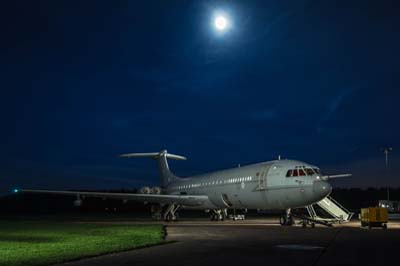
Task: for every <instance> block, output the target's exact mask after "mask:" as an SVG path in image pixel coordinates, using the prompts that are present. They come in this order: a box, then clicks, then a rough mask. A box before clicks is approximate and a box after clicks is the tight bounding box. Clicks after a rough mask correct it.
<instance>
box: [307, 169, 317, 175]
mask: <svg viewBox="0 0 400 266" xmlns="http://www.w3.org/2000/svg"><path fill="white" fill-rule="evenodd" d="M305 170H306V173H307V175H313V174H315V172H314V170H313V169H311V168H306V169H305Z"/></svg>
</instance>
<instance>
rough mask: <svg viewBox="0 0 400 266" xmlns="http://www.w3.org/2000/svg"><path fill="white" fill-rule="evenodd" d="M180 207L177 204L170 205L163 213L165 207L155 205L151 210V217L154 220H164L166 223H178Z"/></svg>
mask: <svg viewBox="0 0 400 266" xmlns="http://www.w3.org/2000/svg"><path fill="white" fill-rule="evenodd" d="M180 207H181V206H180V205H177V204H169V205H167V207H166V208H165V211H164V212H163V209H164V208H163V207H162V206H160V205H154V206H152V208H151V216H152V218H153V219H154V220H157V221H160V220H161V219H163V220H164V221H166V222H171V221H176V220H177V219H178V213H177V210H178V209H179V208H180Z"/></svg>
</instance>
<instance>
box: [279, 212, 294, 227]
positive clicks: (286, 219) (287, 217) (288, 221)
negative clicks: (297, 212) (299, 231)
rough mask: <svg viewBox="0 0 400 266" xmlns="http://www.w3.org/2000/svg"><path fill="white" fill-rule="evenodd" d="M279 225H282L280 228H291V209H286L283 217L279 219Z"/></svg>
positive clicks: (292, 222)
mask: <svg viewBox="0 0 400 266" xmlns="http://www.w3.org/2000/svg"><path fill="white" fill-rule="evenodd" d="M279 223H280V224H281V225H282V226H285V225H286V226H292V225H294V218H293V216H292V214H291V209H287V210H286V214H285V215H282V216H281V217H280V218H279Z"/></svg>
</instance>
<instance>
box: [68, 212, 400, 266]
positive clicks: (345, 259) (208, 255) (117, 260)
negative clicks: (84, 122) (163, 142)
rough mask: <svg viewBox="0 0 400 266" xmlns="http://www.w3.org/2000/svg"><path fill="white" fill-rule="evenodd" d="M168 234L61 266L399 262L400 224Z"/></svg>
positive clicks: (200, 224)
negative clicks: (163, 239) (155, 242)
mask: <svg viewBox="0 0 400 266" xmlns="http://www.w3.org/2000/svg"><path fill="white" fill-rule="evenodd" d="M118 223H119V222H118ZM122 223H125V224H126V223H131V224H140V223H144V221H132V222H127V221H125V222H122ZM166 231H167V237H166V240H167V241H171V243H168V244H164V245H158V246H153V247H149V248H143V249H136V250H132V251H126V252H121V253H114V254H110V255H104V256H99V257H94V258H88V259H82V260H79V261H74V262H69V263H64V264H62V265H63V266H83V265H85V266H103V265H104V266H105V265H112V266H123V265H124V266H127V265H141V266H146V265H165V266H169V265H182V266H183V265H185V266H188V265H190V266H197V265H219V266H220V265H245V266H247V265H250V264H252V265H279V266H285V265H385V264H389V263H390V264H393V262H395V261H398V253H397V252H398V248H399V246H400V221H393V222H390V223H389V224H388V229H387V230H384V229H381V228H373V229H367V228H361V227H360V222H359V221H354V222H350V223H346V224H340V225H335V226H334V227H325V226H319V225H318V226H316V227H315V228H310V227H307V228H302V227H301V226H292V227H287V226H280V225H279V224H278V223H277V220H276V219H253V220H251V219H250V220H245V221H224V222H210V221H207V220H205V219H194V220H190V221H189V220H188V221H181V222H174V223H169V224H166Z"/></svg>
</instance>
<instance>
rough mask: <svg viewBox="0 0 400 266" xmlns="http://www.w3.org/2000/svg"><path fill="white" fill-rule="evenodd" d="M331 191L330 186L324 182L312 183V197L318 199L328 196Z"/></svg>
mask: <svg viewBox="0 0 400 266" xmlns="http://www.w3.org/2000/svg"><path fill="white" fill-rule="evenodd" d="M331 191H332V186H331V184H329V183H328V182H326V181H314V184H313V192H314V195H315V196H316V197H318V198H320V199H323V198H325V197H326V196H328V195H329V194H330V193H331Z"/></svg>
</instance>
